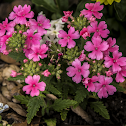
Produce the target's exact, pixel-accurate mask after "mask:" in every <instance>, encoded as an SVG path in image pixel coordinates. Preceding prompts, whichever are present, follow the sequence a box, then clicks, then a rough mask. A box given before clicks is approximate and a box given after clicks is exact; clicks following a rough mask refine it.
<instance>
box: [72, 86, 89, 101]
mask: <svg viewBox="0 0 126 126" xmlns="http://www.w3.org/2000/svg"><path fill="white" fill-rule="evenodd" d="M87 95H89V92H88V91H87V89H86V88H85V87H84V86H83V85H80V86H79V85H78V88H77V91H76V95H75V99H74V100H75V101H77V102H78V103H81V102H83V100H84V98H86V96H87Z"/></svg>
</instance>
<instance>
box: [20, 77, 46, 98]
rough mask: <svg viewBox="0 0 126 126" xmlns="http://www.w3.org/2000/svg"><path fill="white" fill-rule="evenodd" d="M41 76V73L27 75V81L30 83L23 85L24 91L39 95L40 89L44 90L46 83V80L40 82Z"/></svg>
mask: <svg viewBox="0 0 126 126" xmlns="http://www.w3.org/2000/svg"><path fill="white" fill-rule="evenodd" d="M39 80H40V76H39V75H34V76H33V77H32V76H27V78H25V83H27V84H28V85H26V86H24V87H23V89H22V90H23V91H26V94H30V95H31V96H32V97H33V96H38V95H39V90H40V91H44V90H45V87H46V84H45V82H43V81H42V82H39Z"/></svg>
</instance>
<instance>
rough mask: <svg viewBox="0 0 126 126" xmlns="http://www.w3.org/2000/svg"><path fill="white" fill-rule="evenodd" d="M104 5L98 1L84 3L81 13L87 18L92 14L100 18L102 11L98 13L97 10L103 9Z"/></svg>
mask: <svg viewBox="0 0 126 126" xmlns="http://www.w3.org/2000/svg"><path fill="white" fill-rule="evenodd" d="M103 7H104V5H100V2H96V3H86V4H85V8H87V9H88V10H86V9H83V10H82V11H81V14H82V15H85V17H86V18H87V19H89V18H90V17H91V16H92V15H94V16H95V17H96V18H98V19H101V17H102V15H103V14H102V13H99V12H98V11H101V10H102V9H103Z"/></svg>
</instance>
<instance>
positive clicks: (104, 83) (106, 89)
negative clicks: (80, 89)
mask: <svg viewBox="0 0 126 126" xmlns="http://www.w3.org/2000/svg"><path fill="white" fill-rule="evenodd" d="M98 78H99V80H98V81H99V83H94V85H95V92H98V97H99V98H102V97H103V98H107V97H108V94H109V95H113V94H114V92H116V88H115V87H114V86H113V85H109V84H110V83H112V81H113V79H112V77H105V76H103V75H100V76H99V77H98Z"/></svg>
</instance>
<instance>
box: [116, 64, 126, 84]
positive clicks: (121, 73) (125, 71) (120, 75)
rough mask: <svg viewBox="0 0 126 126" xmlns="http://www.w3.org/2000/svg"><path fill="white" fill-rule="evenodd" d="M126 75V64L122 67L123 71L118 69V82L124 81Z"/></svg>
mask: <svg viewBox="0 0 126 126" xmlns="http://www.w3.org/2000/svg"><path fill="white" fill-rule="evenodd" d="M124 77H126V66H123V67H121V71H118V72H117V74H116V78H115V80H116V82H121V83H122V82H124V81H125V78H124Z"/></svg>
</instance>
